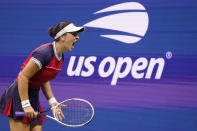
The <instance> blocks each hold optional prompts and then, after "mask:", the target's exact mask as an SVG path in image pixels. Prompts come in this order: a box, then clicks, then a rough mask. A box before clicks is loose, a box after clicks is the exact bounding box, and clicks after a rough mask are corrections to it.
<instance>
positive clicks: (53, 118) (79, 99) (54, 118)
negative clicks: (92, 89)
mask: <svg viewBox="0 0 197 131" xmlns="http://www.w3.org/2000/svg"><path fill="white" fill-rule="evenodd" d="M73 100H78V101H83V102H85V103H87V104H88V105H89V106H90V107H91V109H92V115H91V117H90V119H89V120H88V121H87V122H85V123H82V124H79V125H69V124H65V123H63V122H61V121H59V120H57V118H56V117H52V116H50V115H45V116H46V117H48V118H50V119H52V120H55V121H57V122H58V123H60V124H62V125H64V126H68V127H81V126H84V125H86V124H88V123H89V122H90V121H91V120H92V119H93V117H94V107H93V106H92V104H91V103H90V102H89V101H87V100H84V99H81V98H71V99H66V100H64V101H62V102H60V103H59V104H58V105H56V106H55V107H52V108H50V110H52V109H55V110H56V108H57V107H58V106H59V105H61V104H62V103H65V102H68V101H73Z"/></svg>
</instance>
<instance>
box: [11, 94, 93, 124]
mask: <svg viewBox="0 0 197 131" xmlns="http://www.w3.org/2000/svg"><path fill="white" fill-rule="evenodd" d="M60 109H61V111H62V113H63V115H64V118H63V119H61V120H59V119H57V118H56V117H54V116H50V115H44V114H43V113H44V112H48V111H50V110H55V112H56V111H57V110H60ZM41 113H42V114H41ZM39 114H40V115H44V116H46V117H48V118H50V119H52V120H55V121H57V122H58V123H60V124H62V125H64V126H69V127H80V126H84V125H86V124H88V123H89V122H90V121H91V120H92V118H93V116H94V108H93V106H92V104H91V103H90V102H89V101H87V100H84V99H80V98H71V99H66V100H64V101H62V102H61V103H59V104H58V105H56V106H55V107H53V108H49V109H48V110H45V111H43V112H40V113H39ZM15 116H16V117H20V116H25V113H24V112H16V113H15Z"/></svg>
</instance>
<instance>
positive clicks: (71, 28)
mask: <svg viewBox="0 0 197 131" xmlns="http://www.w3.org/2000/svg"><path fill="white" fill-rule="evenodd" d="M83 31H84V27H77V26H75V25H74V24H72V23H70V24H69V25H67V26H66V27H64V28H63V29H62V30H60V31H59V32H58V33H57V34H56V36H55V37H54V38H55V39H57V38H59V37H60V36H62V35H63V34H65V33H67V32H83Z"/></svg>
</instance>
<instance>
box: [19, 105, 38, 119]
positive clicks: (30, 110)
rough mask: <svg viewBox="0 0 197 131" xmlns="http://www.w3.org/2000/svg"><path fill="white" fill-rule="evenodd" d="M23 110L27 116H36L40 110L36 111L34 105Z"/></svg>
mask: <svg viewBox="0 0 197 131" xmlns="http://www.w3.org/2000/svg"><path fill="white" fill-rule="evenodd" d="M23 110H24V112H25V116H26V117H28V118H36V117H37V115H38V112H35V111H34V109H33V108H32V106H28V107H25V108H23Z"/></svg>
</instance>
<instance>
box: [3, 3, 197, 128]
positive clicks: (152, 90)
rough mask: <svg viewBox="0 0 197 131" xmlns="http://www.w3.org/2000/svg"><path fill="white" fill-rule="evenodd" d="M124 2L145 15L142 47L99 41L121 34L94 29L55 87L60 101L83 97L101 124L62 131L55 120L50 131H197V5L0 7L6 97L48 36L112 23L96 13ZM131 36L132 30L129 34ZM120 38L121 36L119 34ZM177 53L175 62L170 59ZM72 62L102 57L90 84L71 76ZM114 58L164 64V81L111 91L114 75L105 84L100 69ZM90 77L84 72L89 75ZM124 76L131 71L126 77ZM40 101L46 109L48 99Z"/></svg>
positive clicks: (126, 83) (129, 81)
mask: <svg viewBox="0 0 197 131" xmlns="http://www.w3.org/2000/svg"><path fill="white" fill-rule="evenodd" d="M124 2H138V3H140V4H142V5H143V6H144V7H145V8H146V12H147V13H148V16H149V26H148V30H147V32H146V34H145V36H144V37H143V38H142V40H141V41H139V42H137V43H135V44H125V43H122V42H119V41H115V40H112V39H107V38H103V37H100V36H99V35H101V34H110V33H112V32H113V33H117V32H115V31H112V30H104V29H98V28H90V27H87V28H86V31H85V32H84V33H82V34H80V36H79V37H80V40H79V41H78V42H77V44H76V45H75V48H74V50H73V51H72V52H65V53H64V55H65V62H64V66H63V69H62V71H61V73H60V74H59V75H58V77H57V78H56V79H55V80H53V81H51V84H52V87H53V91H54V94H55V96H56V98H57V99H58V100H59V101H61V100H63V99H65V98H71V97H80V98H84V99H87V100H89V101H91V102H92V103H93V105H94V106H95V117H94V120H93V121H92V122H91V123H90V124H89V125H87V126H84V127H81V128H74V129H73V128H68V127H63V126H61V125H59V124H57V123H53V121H51V120H47V122H46V123H44V127H43V128H44V130H55V129H57V130H74V131H78V130H80V131H81V130H83V131H109V130H113V131H120V130H121V131H174V130H176V131H186V130H187V131H196V130H197V124H196V122H197V95H196V94H197V69H196V67H197V44H196V42H197V37H196V36H197V26H196V23H197V17H196V14H197V2H196V1H192V0H173V1H171V0H149V1H146V0H139V1H124V0H113V1H110V0H105V1H104V0H103V1H102V0H94V1H92V0H76V1H71V0H61V1H60V0H56V1H53V0H45V1H26V0H18V1H17V2H16V1H4V0H1V1H0V40H1V44H0V61H1V65H0V93H1V94H2V93H3V91H4V89H5V88H7V87H8V85H9V84H10V83H11V82H12V81H13V80H14V79H15V77H16V76H17V74H18V72H19V71H20V67H21V65H22V63H23V61H24V60H25V59H26V58H27V57H28V55H29V53H30V52H31V51H32V50H34V49H35V48H36V47H38V46H39V45H41V44H45V43H48V42H51V41H53V39H51V38H50V37H49V36H48V33H47V30H48V28H49V27H51V26H56V24H57V23H59V22H61V21H65V20H66V21H67V20H68V21H72V22H73V23H75V24H76V25H84V24H86V23H88V22H90V21H92V20H95V19H97V18H100V17H103V16H105V15H107V14H106V13H101V14H97V15H95V14H93V13H94V12H96V11H99V10H101V9H104V8H107V7H109V6H112V5H116V4H120V3H124ZM128 28H129V27H128ZM118 33H119V34H121V33H120V32H118ZM168 51H170V52H171V53H172V57H171V58H170V59H168V58H166V53H167V52H168ZM71 56H76V58H77V59H78V58H79V57H80V56H85V58H87V57H89V56H95V57H97V61H96V62H95V63H94V64H93V65H94V67H95V71H94V74H93V75H91V76H89V77H86V78H85V77H81V76H73V77H70V76H68V74H67V67H68V64H69V62H70V58H71ZM108 56H111V57H113V58H114V59H115V61H116V63H117V60H118V58H119V57H130V58H131V59H132V60H133V61H135V60H137V59H138V58H140V57H145V58H146V59H147V60H148V61H149V60H150V59H151V58H163V59H164V60H165V66H164V69H163V73H162V76H161V79H159V80H157V79H154V75H155V69H154V72H153V76H152V77H151V79H145V78H143V79H134V78H133V77H132V76H131V75H130V74H129V75H128V76H127V77H125V78H122V79H118V82H117V85H115V86H111V84H110V83H111V79H112V75H110V76H109V77H107V78H102V77H100V76H99V74H98V72H97V69H98V67H99V64H100V62H101V61H102V60H103V59H104V58H106V57H108ZM83 69H85V67H83ZM122 70H124V67H123V69H122ZM40 97H41V98H40V101H41V103H42V105H43V106H44V107H47V106H48V105H47V103H46V100H45V98H44V97H43V95H42V93H41V94H40ZM0 121H1V122H2V123H1V126H0V129H1V130H9V125H8V119H7V118H6V117H4V116H2V115H1V116H0Z"/></svg>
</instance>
